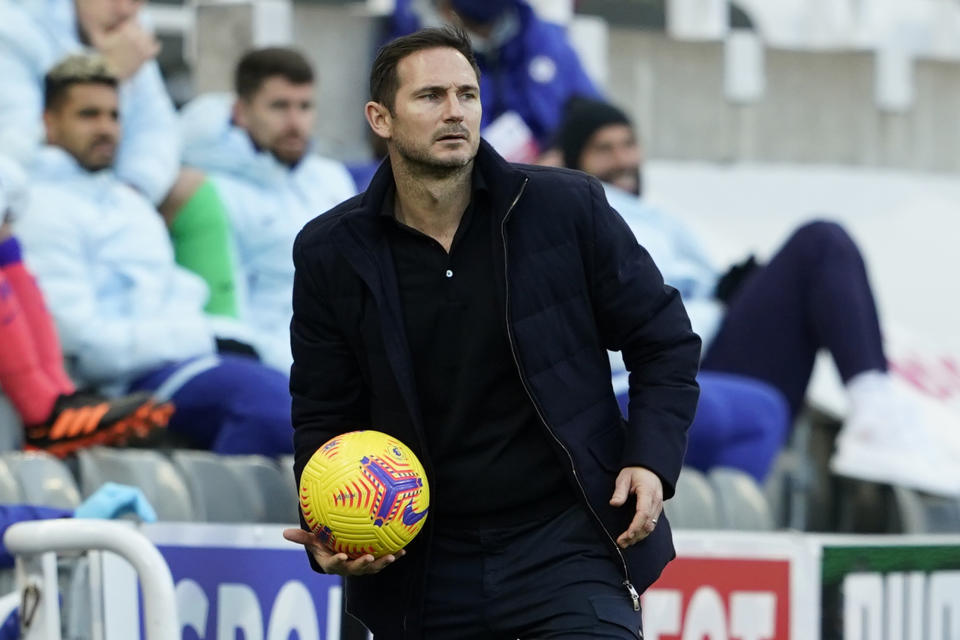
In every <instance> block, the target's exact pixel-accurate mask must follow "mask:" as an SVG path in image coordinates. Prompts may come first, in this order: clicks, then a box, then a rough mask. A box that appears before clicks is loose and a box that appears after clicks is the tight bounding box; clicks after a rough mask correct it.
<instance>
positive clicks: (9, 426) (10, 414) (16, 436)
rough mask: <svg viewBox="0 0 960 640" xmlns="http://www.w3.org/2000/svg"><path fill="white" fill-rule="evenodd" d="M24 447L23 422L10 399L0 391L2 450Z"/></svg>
mask: <svg viewBox="0 0 960 640" xmlns="http://www.w3.org/2000/svg"><path fill="white" fill-rule="evenodd" d="M21 449H23V423H22V422H21V421H20V416H19V415H18V414H17V410H16V409H14V408H13V405H12V404H10V400H9V399H8V398H7V397H6V396H5V395H3V394H2V393H0V451H19V450H21Z"/></svg>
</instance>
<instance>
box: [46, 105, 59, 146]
mask: <svg viewBox="0 0 960 640" xmlns="http://www.w3.org/2000/svg"><path fill="white" fill-rule="evenodd" d="M43 131H44V140H45V141H46V142H47V144H55V143H56V141H57V120H56V114H55V113H54V112H53V111H51V110H50V109H44V110H43Z"/></svg>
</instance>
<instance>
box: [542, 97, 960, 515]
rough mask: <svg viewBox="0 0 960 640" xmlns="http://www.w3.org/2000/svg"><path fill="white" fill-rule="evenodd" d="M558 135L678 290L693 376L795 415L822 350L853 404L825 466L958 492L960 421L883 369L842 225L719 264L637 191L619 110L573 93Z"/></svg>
mask: <svg viewBox="0 0 960 640" xmlns="http://www.w3.org/2000/svg"><path fill="white" fill-rule="evenodd" d="M558 139H559V141H560V147H561V148H562V150H563V157H564V165H565V166H566V167H567V168H570V169H580V170H582V171H585V172H586V173H588V174H591V175H593V176H595V177H597V178H599V179H600V180H601V181H602V182H603V183H604V186H605V190H606V193H607V198H608V199H609V201H610V204H611V205H612V206H613V207H614V208H615V209H616V210H617V211H618V212H619V213H620V214H621V215H622V216H623V217H624V219H625V220H626V221H627V222H628V224H629V225H630V227H631V230H632V231H633V232H634V234H635V235H636V236H637V239H638V241H639V242H640V243H641V244H642V245H643V246H644V247H646V249H647V250H648V251H649V252H650V254H651V255H652V256H653V258H654V260H655V261H656V263H657V265H658V266H659V267H660V269H661V270H662V272H663V276H664V280H666V282H668V283H669V284H671V285H673V286H674V287H676V288H677V290H678V291H680V294H681V296H682V297H683V302H684V306H685V307H686V310H687V313H688V314H689V316H690V320H691V323H692V324H693V328H694V331H696V332H697V333H698V334H699V335H700V337H701V338H702V340H703V358H702V362H701V377H702V376H703V374H704V373H710V372H720V373H725V374H736V375H740V376H747V377H750V378H755V379H758V380H762V381H765V382H766V383H768V384H770V385H772V386H773V387H775V388H777V389H779V390H780V392H781V393H782V394H783V395H784V397H785V398H786V399H787V402H788V404H789V408H790V414H791V416H792V417H795V416H796V415H797V413H799V411H800V409H801V408H802V406H803V402H804V398H805V396H806V392H807V386H808V385H809V383H810V378H811V374H812V371H813V364H814V359H815V357H816V354H817V352H818V351H819V350H820V349H826V350H827V351H829V352H830V355H831V356H832V357H833V360H834V363H835V364H836V365H837V369H838V371H839V373H840V376H841V378H842V380H843V382H844V388H845V391H846V394H847V397H848V399H849V405H850V411H849V413H848V415H847V418H846V420H845V422H844V425H843V428H842V430H841V432H840V434H839V436H838V438H837V450H836V453H835V455H834V456H833V458H832V460H831V462H830V465H831V468H832V470H833V471H834V472H835V473H837V474H839V475H843V476H847V477H852V478H856V479H860V480H866V481H873V482H881V483H888V484H893V485H902V486H907V487H911V488H914V489H919V490H922V491H926V492H929V493H935V494H940V495H948V496H955V495H960V469H958V467H957V465H956V462H955V461H956V460H957V456H960V424H957V423H958V421H957V419H956V418H955V416H953V415H952V414H950V413H949V412H947V411H946V410H944V409H943V408H941V407H937V406H936V405H935V404H932V403H928V402H924V401H923V399H922V398H920V397H917V396H916V395H914V394H912V393H911V392H910V391H909V390H908V389H905V388H903V387H902V386H901V385H899V384H898V383H897V381H896V380H895V379H894V378H893V377H892V376H891V375H890V374H889V372H888V370H887V358H886V355H885V353H884V348H883V341H882V339H881V327H880V319H879V317H878V314H877V308H876V304H875V302H874V297H873V291H872V289H871V286H870V282H869V279H868V275H867V269H866V265H865V264H864V261H863V256H862V255H861V253H860V249H859V247H858V246H857V244H856V243H855V241H854V240H853V238H851V237H850V236H849V235H848V234H847V232H846V231H845V230H844V229H843V228H842V227H840V226H839V225H837V224H835V223H832V222H827V221H822V220H817V221H813V222H809V223H806V224H804V225H802V226H801V227H799V228H798V229H797V230H796V231H794V233H793V235H791V237H790V238H789V239H788V240H787V241H786V243H785V244H784V245H783V246H782V247H780V248H779V249H778V250H777V252H776V253H774V254H773V257H772V258H770V260H769V261H768V262H767V263H766V264H763V265H761V264H758V263H757V262H756V261H755V260H754V259H753V258H752V257H750V258H748V259H747V260H745V261H743V262H741V263H739V264H736V265H733V266H732V267H729V268H728V269H727V270H726V271H724V270H722V269H717V268H716V267H715V266H714V265H713V264H712V262H711V261H710V259H709V257H708V256H707V254H706V252H705V251H704V250H703V249H702V246H701V243H700V241H699V239H698V237H697V236H696V234H694V233H693V231H692V230H691V229H689V228H687V227H686V226H685V225H683V224H682V223H681V222H680V220H678V219H676V218H674V217H671V216H669V215H667V214H665V213H664V212H661V211H659V210H657V209H655V208H653V207H651V206H650V205H649V204H648V203H647V202H646V201H645V200H644V199H643V198H642V189H643V180H642V175H643V174H642V166H643V150H642V148H641V146H640V142H639V139H638V136H637V133H636V131H635V129H634V127H633V125H632V123H631V122H630V120H629V119H628V118H627V116H626V114H625V113H623V111H621V110H620V109H618V108H617V107H615V106H613V105H610V104H607V103H603V102H598V101H594V100H581V99H578V100H574V101H571V103H570V105H569V106H568V108H567V113H566V116H565V119H564V124H563V125H562V126H561V129H560V133H559V136H558ZM706 389H707V385H704V395H705V396H706V393H707V391H706ZM707 435H709V434H705V433H702V432H698V431H697V430H696V429H693V430H691V438H690V445H691V446H690V450H691V452H695V451H697V450H698V449H700V448H701V447H699V446H698V444H697V441H696V440H697V438H698V437H703V436H707ZM707 448H709V447H707Z"/></svg>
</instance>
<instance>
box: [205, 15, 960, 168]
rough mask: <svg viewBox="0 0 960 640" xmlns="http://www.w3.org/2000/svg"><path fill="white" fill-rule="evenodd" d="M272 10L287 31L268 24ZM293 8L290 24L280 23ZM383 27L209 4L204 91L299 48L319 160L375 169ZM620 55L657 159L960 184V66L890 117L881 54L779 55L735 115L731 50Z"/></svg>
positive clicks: (612, 80)
mask: <svg viewBox="0 0 960 640" xmlns="http://www.w3.org/2000/svg"><path fill="white" fill-rule="evenodd" d="M269 5H273V7H274V10H273V11H274V12H273V14H272V15H273V18H268V17H265V16H267V14H265V13H264V11H265V9H264V7H265V6H269ZM281 5H285V6H286V7H287V9H286V11H287V18H285V19H278V16H281V17H282V13H283V11H282V10H281V9H279V7H280V6H281ZM258 12H259V13H258ZM382 20H383V18H382V17H380V16H376V15H371V13H370V12H368V11H366V10H365V9H364V7H363V6H362V5H359V6H358V5H356V4H353V5H336V4H323V3H320V4H317V3H303V2H295V3H290V2H288V0H256V1H255V2H249V1H244V0H240V1H239V2H232V3H229V4H225V3H222V2H211V1H210V0H204V1H202V2H200V4H199V11H198V14H197V38H196V51H197V56H196V64H195V66H194V73H195V86H196V88H197V90H198V91H209V90H223V89H226V88H229V79H230V77H231V75H232V73H231V69H232V64H233V62H234V61H235V60H236V56H238V55H239V54H240V53H241V52H242V51H244V50H245V49H246V48H248V47H250V46H255V45H256V46H259V45H263V44H277V43H284V42H285V43H290V42H292V43H293V44H294V45H296V46H298V47H300V48H301V49H302V50H303V51H304V52H305V53H306V54H307V56H308V57H309V58H310V60H311V61H312V62H313V64H314V65H315V66H316V69H317V71H318V74H319V78H320V84H319V88H318V93H317V101H318V106H319V113H320V117H319V121H318V124H317V130H316V133H317V137H318V141H319V145H318V146H319V150H320V151H321V152H322V153H325V154H327V155H331V156H334V157H337V158H341V159H344V160H348V161H357V160H362V159H364V158H366V157H367V156H368V154H369V151H368V148H367V140H368V138H367V136H368V132H367V126H366V123H365V122H364V119H363V113H362V110H363V104H364V102H365V100H366V95H367V87H366V84H367V73H368V69H369V65H370V61H371V59H372V57H373V52H374V48H375V45H376V42H377V37H378V36H377V34H378V33H379V30H380V25H381V21H382ZM284 21H286V24H283V23H284ZM607 51H608V66H607V68H608V69H609V76H608V80H607V82H608V87H607V89H608V94H609V96H610V97H611V99H612V100H613V101H614V102H616V103H618V104H619V105H621V106H623V107H625V108H626V109H627V111H628V112H629V113H630V114H631V116H632V117H633V118H634V120H635V121H636V122H637V124H638V125H639V126H640V128H641V130H642V132H643V135H644V139H645V141H646V147H647V154H648V156H649V157H651V158H661V159H668V160H700V161H708V162H775V163H782V162H793V163H804V164H806V163H818V164H819V163H826V164H842V165H855V166H874V167H891V168H900V169H915V170H923V171H957V170H960V117H958V116H957V114H958V113H960V63H957V62H946V61H935V60H918V61H915V62H914V63H913V66H912V73H909V74H908V76H907V79H906V83H907V85H906V86H907V89H906V91H907V92H908V93H909V94H910V95H912V100H909V101H908V103H907V104H906V105H905V107H904V108H902V109H899V110H893V109H881V108H879V107H878V103H877V98H876V96H877V93H878V91H877V88H876V86H875V78H876V77H877V64H876V56H875V55H874V54H873V53H871V52H854V51H786V50H778V49H766V50H764V51H763V52H762V58H763V60H762V80H761V82H762V85H763V87H764V90H763V92H762V95H761V96H760V97H759V98H758V99H757V100H755V101H752V102H747V101H745V102H734V101H732V100H730V99H728V97H727V94H726V89H725V75H724V74H725V56H726V48H725V45H724V43H723V42H722V41H709V42H691V41H678V40H673V39H670V38H669V37H667V35H666V34H664V33H660V32H651V31H644V30H641V29H638V28H635V27H622V26H621V27H611V29H610V30H609V42H608V48H607Z"/></svg>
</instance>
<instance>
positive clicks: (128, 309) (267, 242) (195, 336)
mask: <svg viewBox="0 0 960 640" xmlns="http://www.w3.org/2000/svg"><path fill="white" fill-rule="evenodd" d="M454 23H455V24H459V25H461V26H463V27H465V29H466V30H467V32H468V34H469V35H470V37H471V40H472V42H473V43H474V48H475V52H476V54H477V57H478V60H479V62H480V67H481V69H482V71H483V76H482V84H481V99H482V101H483V107H484V119H483V127H484V128H483V134H484V137H485V138H486V139H487V140H488V141H489V142H490V143H491V144H493V146H494V147H495V148H496V149H497V150H498V151H499V152H500V153H501V154H503V155H504V156H505V157H507V158H508V159H510V160H513V161H517V162H526V163H539V164H547V165H553V166H565V167H567V168H571V169H577V170H584V171H587V172H588V173H592V174H593V175H595V176H597V177H598V178H600V179H601V180H603V181H604V182H605V183H606V185H607V186H608V198H609V200H610V201H611V204H613V205H614V207H615V208H616V209H617V210H618V211H619V212H620V213H621V215H623V217H624V218H625V219H626V220H627V222H628V224H629V225H630V227H631V230H632V231H633V232H634V234H635V235H636V236H637V239H638V241H639V242H640V244H642V245H644V246H645V247H646V248H647V249H648V250H649V251H650V252H651V254H652V255H653V257H654V259H655V260H656V261H657V263H658V265H659V266H660V268H661V270H662V271H663V273H664V277H665V279H666V281H667V283H668V284H671V285H673V286H675V287H677V288H678V289H680V291H681V294H682V295H683V297H684V300H685V303H686V304H687V307H688V311H689V312H690V315H691V318H692V320H693V324H694V329H696V330H697V331H698V332H699V333H701V335H702V336H703V337H704V342H705V350H704V367H703V373H702V374H701V384H702V387H703V399H702V402H701V408H700V412H699V414H698V417H697V422H695V424H694V426H693V428H692V429H691V444H690V449H689V452H688V460H687V471H686V472H685V474H684V476H683V477H682V478H681V480H682V484H683V486H682V487H681V486H678V491H677V497H676V498H675V499H674V500H673V501H672V502H671V503H670V504H668V505H667V512H668V514H670V515H671V519H673V520H676V521H677V522H676V524H677V525H678V526H680V527H681V528H683V527H688V528H741V529H745V528H756V529H774V528H782V527H792V528H797V529H803V530H819V531H858V532H907V531H909V532H924V531H927V532H931V531H933V532H937V531H939V532H943V531H954V532H956V531H960V501H958V496H960V464H958V463H957V461H958V460H960V330H958V327H960V304H958V294H960V287H958V285H957V283H956V280H955V276H954V273H955V264H954V263H955V261H956V258H955V256H956V244H957V238H958V237H960V222H958V216H957V213H958V209H960V179H958V177H957V172H958V171H960V121H958V118H957V116H956V113H957V110H958V109H957V108H958V106H960V3H958V2H956V1H955V0H913V1H912V2H909V3H905V2H895V1H893V0H776V1H770V0H767V1H764V2H761V1H759V0H736V1H731V0H659V1H658V0H579V1H574V0H485V1H480V0H353V1H350V0H340V1H337V0H309V1H308V0H303V1H297V2H293V1H291V0H236V1H232V2H221V1H214V0H191V1H189V2H186V3H180V2H169V1H166V0H164V1H160V0H149V2H146V1H144V0H0V209H2V213H3V216H4V219H3V226H2V227H0V273H3V279H2V280H0V347H2V348H0V389H2V393H3V401H4V403H5V407H6V409H5V412H4V415H3V417H2V418H0V432H2V434H3V436H2V441H3V449H4V450H5V453H2V454H0V460H4V461H6V464H8V465H9V466H10V467H11V468H12V469H20V468H21V466H19V465H21V464H22V463H23V461H24V458H23V456H24V454H23V453H22V450H23V449H27V450H30V451H33V452H34V453H33V454H31V455H33V456H41V457H42V456H54V457H56V458H60V459H63V460H64V461H65V464H66V465H67V467H66V469H67V471H66V472H63V471H62V470H61V471H56V472H55V473H61V475H62V477H66V478H73V479H74V480H75V481H76V483H77V486H78V487H79V491H78V492H77V495H76V497H75V499H74V498H70V497H68V498H63V497H62V496H61V497H60V498H57V499H58V500H60V499H62V500H66V502H71V501H74V502H77V503H78V502H79V499H80V497H81V494H82V495H92V494H93V493H94V491H95V489H96V488H97V487H98V486H99V485H100V484H101V483H103V482H104V481H117V482H125V483H129V484H136V485H139V486H140V487H141V488H142V489H144V491H146V492H147V493H148V497H149V498H150V501H151V502H152V503H154V505H155V506H157V505H159V507H160V508H158V509H157V515H158V516H159V517H160V518H161V519H164V518H165V517H169V518H195V519H200V520H202V519H217V518H223V519H228V520H242V519H245V518H246V519H253V520H256V519H261V518H262V519H264V520H267V519H273V520H275V519H276V514H277V510H276V509H270V508H265V505H267V506H269V505H270V497H269V496H270V495H271V494H270V493H265V494H264V495H265V496H266V497H265V498H264V500H265V502H264V501H261V503H260V507H259V511H257V510H256V509H255V508H254V507H250V509H249V510H247V511H243V512H242V513H241V512H240V511H237V512H229V510H227V511H224V509H226V507H224V505H222V504H218V501H217V494H216V491H212V490H211V489H210V487H213V486H215V485H216V484H217V482H218V481H217V480H215V478H217V477H221V478H222V477H226V476H225V475H223V474H227V475H229V474H238V473H239V474H241V475H242V474H243V473H244V472H243V469H247V471H246V474H247V475H248V476H249V475H251V474H252V473H253V472H252V471H250V469H253V468H254V467H255V468H256V474H259V475H258V477H260V476H262V477H266V475H263V474H264V473H266V472H265V471H264V469H268V468H270V469H273V472H275V473H274V476H271V478H272V479H271V480H270V481H269V483H268V482H267V481H266V480H265V481H264V483H265V484H263V485H261V486H260V487H259V488H254V489H252V490H254V491H256V490H263V491H265V492H266V491H267V489H266V488H265V487H269V491H274V492H276V491H280V490H278V489H277V487H278V486H284V482H286V479H287V478H288V477H289V469H290V467H289V464H290V462H289V459H287V457H286V456H288V455H289V453H290V451H291V446H292V445H291V442H290V424H289V393H288V390H287V386H286V385H287V376H288V373H289V367H290V365H291V357H290V353H289V341H288V339H289V336H288V326H289V319H290V313H291V311H290V294H291V289H292V273H293V266H292V262H291V258H290V249H291V247H292V243H293V239H294V237H295V235H296V233H297V231H298V230H299V229H300V227H301V226H302V225H303V224H304V223H305V222H307V221H308V220H309V219H311V218H312V217H314V216H316V215H318V214H320V213H322V212H323V211H325V210H326V209H328V208H330V207H332V206H333V205H335V204H336V203H338V202H340V201H342V200H344V199H346V198H348V197H351V196H353V195H354V194H356V193H359V192H361V191H363V189H364V188H365V186H366V184H367V182H368V181H369V180H370V178H371V176H372V175H373V173H374V172H375V171H376V169H377V167H378V166H379V162H380V160H381V159H382V154H383V153H384V150H383V146H382V144H380V143H378V141H377V140H376V139H374V138H373V137H372V135H371V134H370V132H369V128H368V126H367V124H366V122H365V120H364V118H363V104H364V103H365V101H366V100H367V99H368V93H367V91H368V85H367V82H368V72H369V66H370V63H371V61H372V59H373V55H374V54H375V52H376V49H377V47H378V46H379V45H380V44H382V43H384V42H386V41H388V40H389V39H390V38H392V37H395V36H398V35H402V34H405V33H409V32H411V31H413V30H415V29H417V28H420V27H422V26H440V25H443V24H454ZM544 220H545V224H546V223H548V220H549V212H544ZM34 278H35V280H34ZM34 283H36V284H34ZM761 283H762V284H761ZM38 287H39V288H38ZM835 365H836V366H835ZM611 375H612V383H613V385H614V388H615V390H617V391H618V392H621V393H622V392H623V391H624V390H625V388H626V385H625V381H624V375H625V374H624V372H623V371H622V366H621V365H620V363H619V362H618V361H617V357H616V355H615V354H612V372H611ZM625 400H626V399H625V398H624V409H625V410H626V408H627V407H626V402H625ZM373 426H374V427H375V425H373ZM103 447H110V448H111V449H109V450H106V451H105V450H103V449H102V448H103ZM37 452H39V453H37ZM91 452H93V453H91ZM186 452H191V453H186ZM200 452H208V453H204V454H202V455H209V457H208V458H203V459H202V460H203V462H202V463H201V462H198V460H199V459H198V458H197V457H196V456H197V455H201V453H200ZM125 456H127V457H126V458H125ZM151 456H152V457H151ZM251 456H252V457H251ZM125 460H126V461H125ZM98 461H99V462H98ZM147 461H149V462H147ZM248 463H249V465H253V467H249V468H248V467H244V466H243V465H244V464H248ZM49 464H50V465H53V466H52V467H50V468H51V469H53V468H60V467H56V465H61V464H62V463H60V462H57V461H55V460H53V459H52V458H50V460H49ZM238 465H239V466H238ZM167 467H170V468H171V469H173V473H174V474H179V475H181V476H182V477H183V478H185V480H184V481H183V482H182V483H181V485H182V486H183V487H189V490H186V492H187V493H190V491H192V492H193V498H192V500H193V503H192V506H191V505H190V504H186V503H184V505H185V506H184V505H180V506H175V505H179V503H177V500H179V499H180V498H179V497H177V496H180V495H181V494H182V493H184V491H181V489H177V491H179V492H180V493H176V492H174V493H176V496H174V495H173V494H171V493H170V491H171V490H170V487H169V486H168V485H167V484H164V483H163V482H159V483H158V482H156V481H155V477H166V476H164V473H165V472H164V471H162V470H163V469H166V468H167ZM198 469H202V470H199V471H198ZM217 469H219V471H218V470H217ZM49 473H54V471H49ZM218 473H219V474H221V475H220V476H217V474H218ZM150 474H154V475H150ZM207 474H210V475H207ZM14 475H16V474H14ZM148 476H149V477H148ZM58 477H61V476H58ZM231 477H233V476H231ZM150 478H154V479H153V480H151V479H150ZM277 479H279V480H277ZM271 483H273V484H271ZM287 484H289V485H290V487H289V491H285V490H284V491H283V495H284V501H285V502H283V504H284V506H288V507H289V513H290V521H293V520H294V519H295V514H296V511H295V508H296V507H295V496H293V495H292V490H293V487H292V482H288V483H287ZM181 485H178V486H181ZM11 491H12V494H11V496H10V497H9V498H7V500H8V501H21V502H22V501H33V502H37V501H43V500H44V499H45V498H44V496H43V495H40V494H31V495H27V494H26V493H24V490H23V489H22V488H21V489H16V488H14V489H12V490H11ZM165 491H166V492H167V493H164V492H165ZM18 492H19V493H18ZM274 495H276V494H274ZM205 500H209V503H204V501H205ZM201 503H202V504H207V507H206V508H199V507H198V506H197V505H198V504H201ZM73 506H76V504H74V505H73ZM237 508H238V509H241V508H242V507H237Z"/></svg>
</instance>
